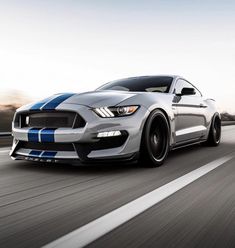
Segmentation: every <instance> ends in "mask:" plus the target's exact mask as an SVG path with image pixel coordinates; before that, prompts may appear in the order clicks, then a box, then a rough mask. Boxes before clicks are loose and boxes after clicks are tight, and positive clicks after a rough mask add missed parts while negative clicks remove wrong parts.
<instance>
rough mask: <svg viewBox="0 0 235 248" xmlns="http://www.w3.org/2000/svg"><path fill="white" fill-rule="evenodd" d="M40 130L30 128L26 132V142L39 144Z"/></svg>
mask: <svg viewBox="0 0 235 248" xmlns="http://www.w3.org/2000/svg"><path fill="white" fill-rule="evenodd" d="M39 130H40V128H31V129H29V131H28V141H33V142H39Z"/></svg>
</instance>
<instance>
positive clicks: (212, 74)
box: [0, 0, 235, 132]
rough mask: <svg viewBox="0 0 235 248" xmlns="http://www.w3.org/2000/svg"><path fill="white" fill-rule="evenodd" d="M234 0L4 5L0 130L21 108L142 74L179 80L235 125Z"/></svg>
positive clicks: (35, 0) (0, 13)
mask: <svg viewBox="0 0 235 248" xmlns="http://www.w3.org/2000/svg"><path fill="white" fill-rule="evenodd" d="M234 24H235V2H234V1H232V0H224V1H217V0H214V1H212V0H206V1H199V0H195V1H186V0H178V1H176V0H175V1H173V0H164V1H163V0H161V1H158V0H155V1H151V0H149V1H138V0H137V1H134V0H125V1H124V0H119V1H107V0H99V1H90V0H87V1H79V0H77V1H74V0H66V1H65V0H63V1H61V0H50V1H47V0H30V1H28V0H21V1H13V0H8V1H0V35H1V39H0V117H1V118H0V132H7V131H10V130H11V120H12V116H13V114H14V111H15V109H16V108H17V107H19V106H21V105H23V104H25V103H29V102H32V101H37V100H39V99H40V98H45V97H47V96H49V95H51V94H55V93H59V92H82V91H89V90H93V89H95V88H97V87H98V86H100V85H101V84H103V83H106V82H108V81H111V80H114V79H118V78H122V77H129V76H139V75H155V74H177V75H182V76H184V77H185V78H186V79H188V80H189V81H190V82H192V83H193V84H195V85H196V86H198V88H199V89H200V90H201V91H202V92H203V94H204V95H205V96H208V97H210V98H214V99H216V101H217V104H218V106H219V109H220V111H221V113H223V115H222V117H223V119H224V120H235V116H234V115H235V108H234V106H235V98H234V92H235V83H234V80H235V70H234V65H235V29H234Z"/></svg>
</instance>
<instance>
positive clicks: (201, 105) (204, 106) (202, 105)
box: [199, 103, 207, 108]
mask: <svg viewBox="0 0 235 248" xmlns="http://www.w3.org/2000/svg"><path fill="white" fill-rule="evenodd" d="M199 107H200V108H207V106H206V105H204V104H203V103H200V105H199Z"/></svg>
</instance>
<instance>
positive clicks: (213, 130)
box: [206, 115, 221, 146]
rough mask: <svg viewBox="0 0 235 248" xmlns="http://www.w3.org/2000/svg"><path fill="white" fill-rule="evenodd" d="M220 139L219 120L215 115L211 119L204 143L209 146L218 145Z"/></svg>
mask: <svg viewBox="0 0 235 248" xmlns="http://www.w3.org/2000/svg"><path fill="white" fill-rule="evenodd" d="M220 139H221V120H220V117H219V116H218V115H215V116H214V117H213V118H212V120H211V127H210V131H209V135H208V139H207V141H206V144H207V145H209V146H218V145H219V143H220Z"/></svg>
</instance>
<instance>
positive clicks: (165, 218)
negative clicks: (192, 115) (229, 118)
mask: <svg viewBox="0 0 235 248" xmlns="http://www.w3.org/2000/svg"><path fill="white" fill-rule="evenodd" d="M7 150H8V149H7V148H1V149H0V247H4V248H5V247H6V248H7V247H30V248H32V247H41V246H44V245H47V244H50V243H51V242H53V241H54V240H57V239H59V238H60V237H63V236H64V235H66V234H68V233H70V232H72V231H74V230H77V229H79V228H82V227H83V226H84V225H86V224H88V223H90V222H92V221H95V220H97V218H99V217H102V216H105V215H106V214H108V213H110V212H112V211H113V210H116V209H119V208H121V207H122V206H124V205H125V204H128V203H130V202H132V201H134V200H136V199H138V198H140V197H141V196H144V195H145V194H147V193H149V192H152V191H154V190H156V189H160V188H161V187H162V186H165V185H166V184H168V183H170V182H172V181H173V180H175V179H178V178H180V177H182V176H184V175H186V174H187V173H190V172H193V171H194V170H196V169H198V168H200V167H202V166H204V165H206V164H208V163H211V162H213V161H216V160H218V159H220V158H224V157H229V158H230V159H228V161H226V162H224V163H222V164H221V165H220V166H219V167H217V168H215V169H213V170H211V171H210V172H209V173H206V174H205V175H204V176H202V177H200V178H199V179H197V180H195V181H193V182H192V183H189V184H188V185H187V186H185V187H183V188H182V189H180V190H178V191H177V192H175V193H173V194H171V195H170V196H169V197H166V198H165V199H163V200H162V201H160V202H159V203H157V204H155V205H154V206H152V207H150V208H148V209H147V210H146V211H143V212H142V213H140V214H138V215H137V216H136V217H134V218H132V219H130V220H128V221H126V222H125V223H124V224H122V225H120V226H118V227H117V228H115V229H114V230H112V231H110V232H107V233H105V234H104V235H103V236H101V237H100V238H98V239H97V240H95V241H93V242H91V243H90V244H88V247H164V248H165V247H187V248H188V247H190V248H191V247H207V248H208V247H235V235H234V234H235V126H226V127H223V132H222V142H221V144H220V146H219V147H204V146H200V145H195V146H193V147H187V148H184V149H180V150H176V151H173V152H171V153H170V155H169V158H168V160H167V161H166V163H165V164H164V165H163V166H162V167H159V168H154V169H152V168H141V167H138V166H137V165H136V164H128V165H127V164H117V165H113V164H109V165H86V166H70V165H52V164H39V165H38V164H35V163H31V162H24V161H12V160H11V159H10V158H9V157H8V154H7ZM137 207H138V206H137ZM88 231H89V230H88ZM61 247H62V246H61ZM64 247H67V245H64Z"/></svg>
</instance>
